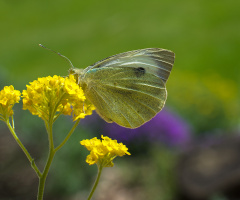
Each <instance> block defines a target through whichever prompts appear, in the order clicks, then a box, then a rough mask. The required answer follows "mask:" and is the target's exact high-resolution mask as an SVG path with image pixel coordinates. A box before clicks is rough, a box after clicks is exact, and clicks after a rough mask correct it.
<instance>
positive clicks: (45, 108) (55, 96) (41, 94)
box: [22, 75, 94, 120]
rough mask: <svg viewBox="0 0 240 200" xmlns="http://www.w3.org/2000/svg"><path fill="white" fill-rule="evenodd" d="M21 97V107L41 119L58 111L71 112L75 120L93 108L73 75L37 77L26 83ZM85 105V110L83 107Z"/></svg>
mask: <svg viewBox="0 0 240 200" xmlns="http://www.w3.org/2000/svg"><path fill="white" fill-rule="evenodd" d="M22 97H23V109H24V110H27V109H28V110H29V111H30V112H31V113H32V114H33V115H38V116H39V117H41V118H42V119H43V120H48V119H49V117H52V116H56V115H57V114H58V113H60V114H64V115H71V114H72V115H73V120H77V119H79V118H84V117H85V116H86V115H89V114H91V111H92V110H93V109H94V107H93V106H92V104H91V103H90V102H88V101H86V97H85V96H84V93H83V90H82V88H80V87H79V85H78V84H77V83H76V80H75V78H74V76H73V75H70V76H69V77H66V78H63V77H60V76H56V75H54V76H53V77H51V76H48V77H43V78H38V80H35V81H33V82H31V83H30V85H27V89H26V90H23V93H22ZM85 107H86V108H87V109H86V110H84V109H83V108H85Z"/></svg>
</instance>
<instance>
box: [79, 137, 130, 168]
mask: <svg viewBox="0 0 240 200" xmlns="http://www.w3.org/2000/svg"><path fill="white" fill-rule="evenodd" d="M101 138H102V141H101V140H99V139H97V138H96V137H94V138H92V139H90V140H82V141H81V142H80V144H81V145H83V146H85V147H86V148H87V150H89V151H90V154H89V155H88V156H87V159H86V162H87V163H88V164H89V165H93V164H98V165H99V166H101V167H112V166H113V165H114V164H113V162H112V160H113V159H114V158H115V157H116V156H124V155H125V154H127V155H131V154H130V153H129V152H128V148H127V147H126V146H125V145H124V144H122V143H118V142H117V140H112V139H110V138H109V137H107V136H106V137H104V136H103V135H102V136H101Z"/></svg>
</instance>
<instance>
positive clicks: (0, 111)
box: [0, 85, 21, 121]
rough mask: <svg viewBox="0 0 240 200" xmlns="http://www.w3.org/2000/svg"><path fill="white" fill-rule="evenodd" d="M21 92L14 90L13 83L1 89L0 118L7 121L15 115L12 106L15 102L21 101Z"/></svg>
mask: <svg viewBox="0 0 240 200" xmlns="http://www.w3.org/2000/svg"><path fill="white" fill-rule="evenodd" d="M20 96H21V92H20V91H19V90H14V87H13V86H12V85H10V86H5V87H4V88H3V89H2V90H1V91H0V120H4V121H6V120H7V119H8V118H9V117H10V116H12V115H13V110H12V107H13V106H14V104H15V103H19V100H20Z"/></svg>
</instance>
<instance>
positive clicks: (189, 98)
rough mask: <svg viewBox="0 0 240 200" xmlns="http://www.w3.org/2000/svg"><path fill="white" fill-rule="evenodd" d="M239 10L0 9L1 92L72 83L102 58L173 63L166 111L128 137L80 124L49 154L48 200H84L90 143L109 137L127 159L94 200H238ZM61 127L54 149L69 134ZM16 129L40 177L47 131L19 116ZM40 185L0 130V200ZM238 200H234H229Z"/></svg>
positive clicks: (125, 4) (14, 2)
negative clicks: (153, 52) (126, 56)
mask: <svg viewBox="0 0 240 200" xmlns="http://www.w3.org/2000/svg"><path fill="white" fill-rule="evenodd" d="M239 8H240V1H237V0H218V1H215V0H213V1H209V0H195V1H192V0H182V1H176V0H168V1H163V0H148V1H143V0H138V1H136V0H128V1H126V0H122V1H97V0H89V1H79V0H68V1H66V0H51V1H48V0H42V1H33V0H21V1H19V0H1V1H0V87H1V88H3V87H4V86H5V85H10V84H12V85H14V87H15V88H16V89H18V90H23V89H25V87H26V84H28V83H29V82H31V81H33V80H35V79H37V78H38V77H43V76H48V75H55V74H56V75H61V76H66V75H67V74H68V69H69V67H70V66H69V64H68V63H67V62H66V61H65V60H64V59H62V58H61V57H59V56H57V55H56V54H53V53H52V52H50V51H47V50H44V49H43V48H40V47H38V44H39V43H41V44H43V45H45V46H47V47H48V48H51V49H53V50H55V51H58V52H60V53H61V54H63V55H65V56H67V57H68V58H69V59H70V60H71V61H72V63H73V65H74V66H75V67H79V68H85V67H87V66H88V65H90V64H92V63H94V62H96V61H98V60H100V59H103V58H105V57H108V56H111V55H114V54H117V53H121V52H125V51H129V50H135V49H140V48H148V47H160V48H165V49H170V50H172V51H174V52H175V54H176V61H175V64H174V67H173V70H172V73H171V76H170V78H169V80H168V83H167V89H168V100H167V103H166V106H165V109H164V110H163V111H162V112H161V113H160V114H159V115H157V116H156V118H154V119H153V120H152V121H150V122H149V123H147V124H146V125H144V126H143V127H142V128H139V129H136V130H132V131H130V130H128V129H124V128H121V127H118V126H116V125H114V124H107V123H105V122H104V121H102V120H101V119H100V118H99V117H98V116H97V115H93V116H89V117H87V118H86V119H84V120H83V121H82V122H81V123H80V125H79V127H78V128H77V130H76V131H75V133H74V134H73V136H72V137H71V138H70V140H69V141H68V143H67V144H66V145H65V146H64V147H63V148H62V149H61V150H60V151H59V153H58V154H56V157H55V159H54V162H53V165H52V167H51V170H50V174H49V176H48V179H47V183H46V192H45V198H44V199H46V200H47V199H51V200H55V199H56V200H75V199H86V196H87V195H88V193H89V189H90V188H91V185H92V183H93V181H94V178H95V176H96V172H97V168H96V166H88V165H87V164H86V163H85V161H84V160H85V157H86V155H87V154H88V152H87V151H86V150H85V149H84V147H82V146H80V145H79V141H80V140H82V139H86V138H92V137H95V136H97V137H99V136H100V135H101V134H104V135H109V136H111V137H112V138H116V139H118V140H119V141H122V142H124V143H125V144H126V145H127V146H128V147H129V150H130V152H131V153H132V156H130V157H124V158H121V159H120V158H119V159H117V160H116V162H115V166H114V167H113V168H108V169H105V170H104V173H103V177H102V179H101V182H100V185H99V188H98V190H97V191H96V193H95V195H94V198H93V199H95V200H102V199H115V200H120V199H121V200H122V199H123V200H135V199H138V200H142V199H153V200H171V199H179V200H180V199H193V200H194V199H210V200H226V199H240V197H239V196H238V193H237V192H236V191H237V190H239V188H240V176H239V175H240V172H239V170H240V164H239V163H240V160H239V159H240V158H239V156H238V155H239V153H238V152H239V146H240V142H239V137H238V136H239V133H240V131H239V129H240V127H239V122H240V118H239V116H240V112H239V110H240V105H239V99H240V93H239V85H240V79H239V78H240V73H239V72H240V70H239V67H240V64H239V53H240V12H239ZM72 124H73V123H72V121H71V119H70V118H68V117H62V118H61V119H59V122H57V123H56V125H55V127H54V133H55V137H56V140H57V141H61V139H62V138H63V137H64V134H66V132H67V131H68V130H69V129H70V128H71V126H72ZM15 126H16V130H17V132H18V135H19V138H21V140H22V141H23V143H24V144H25V145H26V147H27V148H28V149H29V151H30V153H31V154H32V155H33V157H34V158H35V161H36V162H37V164H38V165H39V166H40V168H43V166H44V163H45V160H46V156H47V149H48V142H47V134H46V132H45V130H44V124H43V122H42V121H41V120H40V119H38V118H37V117H36V116H31V115H30V114H29V113H28V112H27V111H23V110H22V109H21V103H20V105H17V106H15ZM37 184H38V180H37V177H36V175H35V174H34V172H33V170H32V169H31V167H30V165H29V163H28V160H27V159H26V158H25V156H24V154H23V152H21V150H20V148H19V147H18V146H17V144H16V143H15V141H14V140H13V138H12V137H11V135H10V133H9V131H8V130H7V129H6V127H5V124H4V123H2V122H0V199H3V200H21V199H24V200H28V199H29V200H31V199H36V193H37ZM237 196H238V197H237Z"/></svg>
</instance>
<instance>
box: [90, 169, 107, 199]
mask: <svg viewBox="0 0 240 200" xmlns="http://www.w3.org/2000/svg"><path fill="white" fill-rule="evenodd" d="M102 169H103V167H102V165H100V166H99V165H98V175H97V179H96V181H95V183H94V186H93V188H92V191H91V193H90V194H89V196H88V199H87V200H90V199H91V198H92V196H93V193H94V191H95V189H96V188H97V185H98V182H99V179H100V176H101V174H102Z"/></svg>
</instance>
